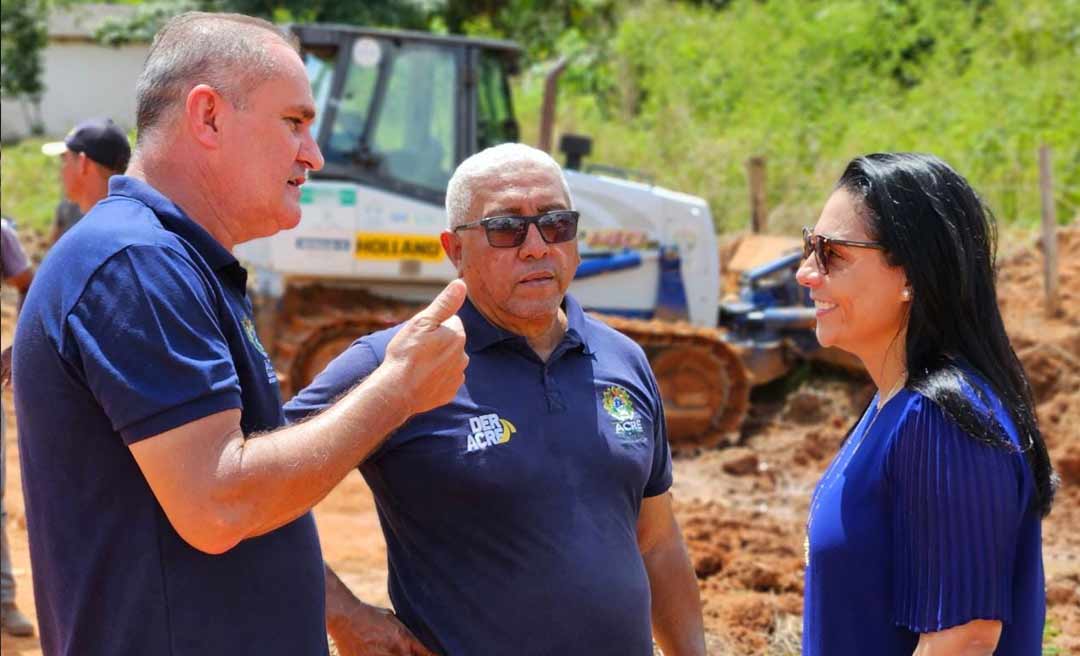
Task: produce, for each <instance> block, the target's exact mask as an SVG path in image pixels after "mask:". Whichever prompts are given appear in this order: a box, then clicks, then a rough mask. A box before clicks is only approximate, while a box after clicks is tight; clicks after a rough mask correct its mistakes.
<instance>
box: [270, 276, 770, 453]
mask: <svg viewBox="0 0 1080 656" xmlns="http://www.w3.org/2000/svg"><path fill="white" fill-rule="evenodd" d="M421 307H422V305H421V304H411V303H404V302H399V301H394V300H390V299H386V298H382V297H379V296H374V295H372V294H370V293H368V292H365V291H363V290H358V289H342V288H337V287H324V286H321V285H308V286H303V287H298V288H295V289H290V291H289V292H288V293H287V294H286V296H285V297H284V298H283V299H282V301H281V309H280V310H281V311H280V314H279V321H278V323H277V329H276V336H275V339H274V348H273V351H274V364H275V367H276V368H277V370H278V379H279V383H280V385H281V393H282V398H284V399H288V398H290V397H292V396H293V395H294V394H296V393H297V392H298V391H300V390H301V389H303V388H304V387H306V386H307V385H308V384H309V383H310V382H311V381H312V380H314V378H315V376H317V375H318V373H319V372H321V371H322V370H323V369H324V368H325V367H326V365H328V364H329V363H330V361H331V360H333V358H335V357H337V355H338V354H340V353H341V352H342V351H344V350H345V349H346V348H348V346H349V344H351V343H352V342H353V341H355V340H356V339H359V338H360V337H363V336H364V335H367V334H369V333H372V332H375V331H378V330H383V329H385V328H390V327H391V326H394V325H396V324H398V323H401V322H402V321H405V320H407V319H408V318H410V317H411V316H412V315H414V314H415V313H416V312H417V311H418V310H420V309H421ZM593 316H595V317H596V318H598V319H600V320H601V321H603V322H604V323H606V324H608V325H609V326H611V327H612V328H614V329H615V330H618V331H619V332H621V333H623V334H624V335H626V336H627V337H629V338H630V339H632V340H634V341H635V342H636V343H637V344H639V345H640V346H641V347H642V349H643V350H644V351H645V353H646V355H647V356H648V358H649V364H650V365H651V366H652V368H653V371H654V373H655V374H656V379H657V384H658V385H659V387H660V393H661V396H662V397H663V402H664V412H665V415H666V417H667V426H668V439H669V441H670V442H671V445H672V448H674V449H676V450H685V449H693V448H701V447H710V446H715V445H716V444H718V443H720V442H721V441H722V440H723V439H724V438H725V437H726V436H727V435H729V434H731V433H732V432H734V431H736V430H738V428H739V426H740V425H741V424H742V421H743V418H744V417H745V416H746V412H747V410H748V408H749V405H750V375H749V374H748V373H747V370H746V368H745V367H744V366H743V364H742V360H741V357H740V354H739V353H738V351H736V350H735V349H734V348H733V347H732V346H731V345H730V344H728V343H727V342H725V341H724V340H723V338H722V336H721V334H720V332H719V331H717V330H715V329H711V328H702V327H699V326H694V325H692V324H689V323H685V322H670V321H660V320H649V321H643V320H637V319H627V318H623V317H616V316H611V315H600V314H593Z"/></svg>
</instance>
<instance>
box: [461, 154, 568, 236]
mask: <svg viewBox="0 0 1080 656" xmlns="http://www.w3.org/2000/svg"><path fill="white" fill-rule="evenodd" d="M522 164H529V165H533V166H539V167H541V168H549V169H551V170H552V171H554V172H555V173H558V174H559V182H560V183H562V188H563V193H565V194H566V201H567V202H568V203H570V206H571V207H573V199H572V198H571V196H570V186H569V185H567V184H566V176H565V175H563V171H562V167H560V166H559V163H558V162H556V161H555V160H554V159H552V157H551V155H548V154H547V153H545V152H544V151H542V150H538V149H536V148H533V147H532V146H527V145H525V144H522V143H504V144H499V145H498V146H492V147H490V148H485V149H484V150H481V151H480V152H478V153H476V154H475V155H472V156H471V157H469V158H467V159H466V160H465V161H464V162H462V163H461V164H459V165H458V167H457V169H456V170H455V171H454V175H453V177H451V178H450V182H449V183H448V184H447V185H446V227H447V229H448V230H453V229H454V226H457V225H461V224H462V223H468V221H469V219H470V218H471V216H470V213H471V212H472V205H473V195H474V193H475V192H476V188H477V187H479V186H480V185H482V184H484V183H486V182H488V180H489V179H490V178H492V177H494V176H495V175H496V174H497V173H500V172H501V171H503V170H505V169H506V168H508V167H513V166H520V165H522Z"/></svg>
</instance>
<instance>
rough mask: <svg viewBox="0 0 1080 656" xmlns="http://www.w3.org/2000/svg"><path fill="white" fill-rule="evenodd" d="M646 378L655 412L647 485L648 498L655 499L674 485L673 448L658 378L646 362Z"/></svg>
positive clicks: (645, 494) (646, 493) (646, 494)
mask: <svg viewBox="0 0 1080 656" xmlns="http://www.w3.org/2000/svg"><path fill="white" fill-rule="evenodd" d="M645 376H646V379H647V380H648V381H649V392H650V394H651V396H652V406H653V407H652V410H653V439H652V443H653V457H652V469H651V471H650V473H649V480H648V482H647V483H645V493H644V496H646V497H655V496H657V495H660V494H663V493H664V492H667V491H668V488H670V487H671V483H672V480H673V478H672V474H671V446H670V445H669V444H668V437H667V419H666V418H665V417H664V404H663V402H661V400H660V399H661V397H660V389H659V387H658V386H657V384H656V378H655V377H654V376H653V374H652V369H650V368H649V367H648V362H647V361H646V366H645Z"/></svg>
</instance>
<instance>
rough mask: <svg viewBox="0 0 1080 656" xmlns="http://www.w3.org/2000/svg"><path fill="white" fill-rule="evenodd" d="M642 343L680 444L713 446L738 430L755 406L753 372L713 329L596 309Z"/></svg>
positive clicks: (671, 437)
mask: <svg viewBox="0 0 1080 656" xmlns="http://www.w3.org/2000/svg"><path fill="white" fill-rule="evenodd" d="M593 316H595V317H597V318H598V319H600V320H601V321H603V322H604V323H606V324H608V325H609V326H611V327H612V328H614V329H615V330H618V331H619V332H621V333H623V334H624V335H626V336H627V337H629V338H630V339H632V340H634V341H635V342H637V343H638V344H639V345H640V346H641V347H642V349H644V350H645V354H646V355H647V356H648V358H649V364H650V365H651V366H652V368H653V372H654V373H655V374H656V380H657V384H658V385H659V387H660V394H661V396H662V397H663V400H664V412H665V414H666V415H667V424H668V439H669V441H670V442H671V446H672V448H674V449H677V450H681V449H692V448H700V447H710V446H715V445H717V444H719V443H720V442H721V441H722V440H723V439H724V438H725V437H726V436H727V435H729V434H730V433H732V432H734V431H737V430H738V428H739V426H740V425H741V424H742V421H743V419H744V418H745V417H746V413H747V411H748V410H749V408H750V385H751V381H750V374H749V373H748V372H747V370H746V367H744V366H743V363H742V358H741V355H740V353H739V352H738V351H737V350H736V349H735V348H733V347H732V346H731V345H730V344H728V343H727V342H725V341H724V339H723V337H722V335H721V333H720V332H719V331H718V330H715V329H712V328H704V327H700V326H695V325H693V324H689V323H686V322H672V321H661V320H657V319H652V320H648V321H645V320H640V319H627V318H624V317H616V316H611V315H601V314H594V315H593Z"/></svg>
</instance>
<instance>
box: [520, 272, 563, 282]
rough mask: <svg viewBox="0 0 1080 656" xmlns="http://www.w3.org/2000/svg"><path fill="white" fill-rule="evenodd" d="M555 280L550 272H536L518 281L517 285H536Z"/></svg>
mask: <svg viewBox="0 0 1080 656" xmlns="http://www.w3.org/2000/svg"><path fill="white" fill-rule="evenodd" d="M552 280H555V275H554V274H553V273H551V272H550V271H537V272H536V273H530V274H529V275H527V276H525V277H523V278H522V279H521V280H518V284H529V285H538V284H543V283H545V282H549V281H552Z"/></svg>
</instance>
